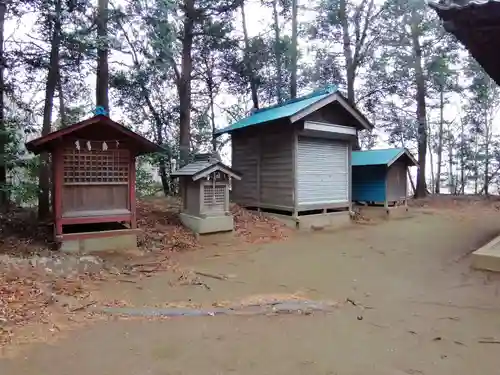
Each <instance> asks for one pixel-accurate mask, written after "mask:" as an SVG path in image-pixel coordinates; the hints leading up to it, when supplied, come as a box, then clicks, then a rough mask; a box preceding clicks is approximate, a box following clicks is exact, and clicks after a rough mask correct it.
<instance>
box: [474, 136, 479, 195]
mask: <svg viewBox="0 0 500 375" xmlns="http://www.w3.org/2000/svg"><path fill="white" fill-rule="evenodd" d="M477 138H478V136H477V135H476V139H475V141H474V145H475V149H474V194H476V195H477V193H478V189H479V161H478V160H477V159H478V154H479V146H478V144H477V141H478V139H477Z"/></svg>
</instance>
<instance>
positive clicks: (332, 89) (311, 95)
mask: <svg viewBox="0 0 500 375" xmlns="http://www.w3.org/2000/svg"><path fill="white" fill-rule="evenodd" d="M337 90H338V87H337V85H327V86H325V87H323V88H322V89H318V90H314V91H313V92H311V93H309V94H307V95H303V96H299V97H298V98H294V99H289V100H285V101H284V102H283V103H277V104H273V105H271V106H269V107H264V108H259V109H258V110H256V111H255V112H254V113H253V114H256V113H262V112H265V111H267V110H269V109H275V108H279V107H283V106H285V105H288V104H293V103H297V102H300V101H302V100H306V99H310V98H314V97H316V96H320V95H325V94H333V93H334V92H336V91H337Z"/></svg>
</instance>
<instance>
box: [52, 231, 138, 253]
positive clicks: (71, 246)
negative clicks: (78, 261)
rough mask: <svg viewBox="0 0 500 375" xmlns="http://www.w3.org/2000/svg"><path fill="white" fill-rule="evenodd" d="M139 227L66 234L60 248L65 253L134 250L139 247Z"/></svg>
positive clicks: (60, 241) (61, 240) (62, 238)
mask: <svg viewBox="0 0 500 375" xmlns="http://www.w3.org/2000/svg"><path fill="white" fill-rule="evenodd" d="M138 231H139V230H138V229H119V230H107V231H101V232H83V233H71V234H64V235H62V237H61V238H60V240H59V249H60V250H61V251H62V252H65V253H80V254H87V253H93V252H98V251H116V250H133V249H136V248H137V235H138Z"/></svg>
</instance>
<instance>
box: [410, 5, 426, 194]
mask: <svg viewBox="0 0 500 375" xmlns="http://www.w3.org/2000/svg"><path fill="white" fill-rule="evenodd" d="M411 37H412V46H413V57H414V64H415V85H416V89H417V90H416V101H417V120H418V131H417V133H418V164H419V168H418V173H417V188H416V191H415V198H424V197H425V196H426V195H427V188H426V182H425V164H426V156H427V114H426V106H425V77H424V72H423V69H422V48H421V46H420V35H419V29H418V21H417V19H416V11H415V10H413V11H412V19H411Z"/></svg>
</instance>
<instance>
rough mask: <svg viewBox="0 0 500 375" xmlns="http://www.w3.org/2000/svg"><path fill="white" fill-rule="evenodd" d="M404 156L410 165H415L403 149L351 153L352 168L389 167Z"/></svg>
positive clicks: (412, 158)
mask: <svg viewBox="0 0 500 375" xmlns="http://www.w3.org/2000/svg"><path fill="white" fill-rule="evenodd" d="M403 155H406V156H407V157H408V159H409V160H410V163H409V164H411V165H417V161H416V160H415V158H414V157H413V155H412V154H410V152H409V151H408V150H407V149H405V148H388V149H384V150H367V151H353V152H352V166H353V167H355V166H366V165H391V164H392V163H394V162H395V161H396V160H398V159H399V158H400V157H401V156H403Z"/></svg>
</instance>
